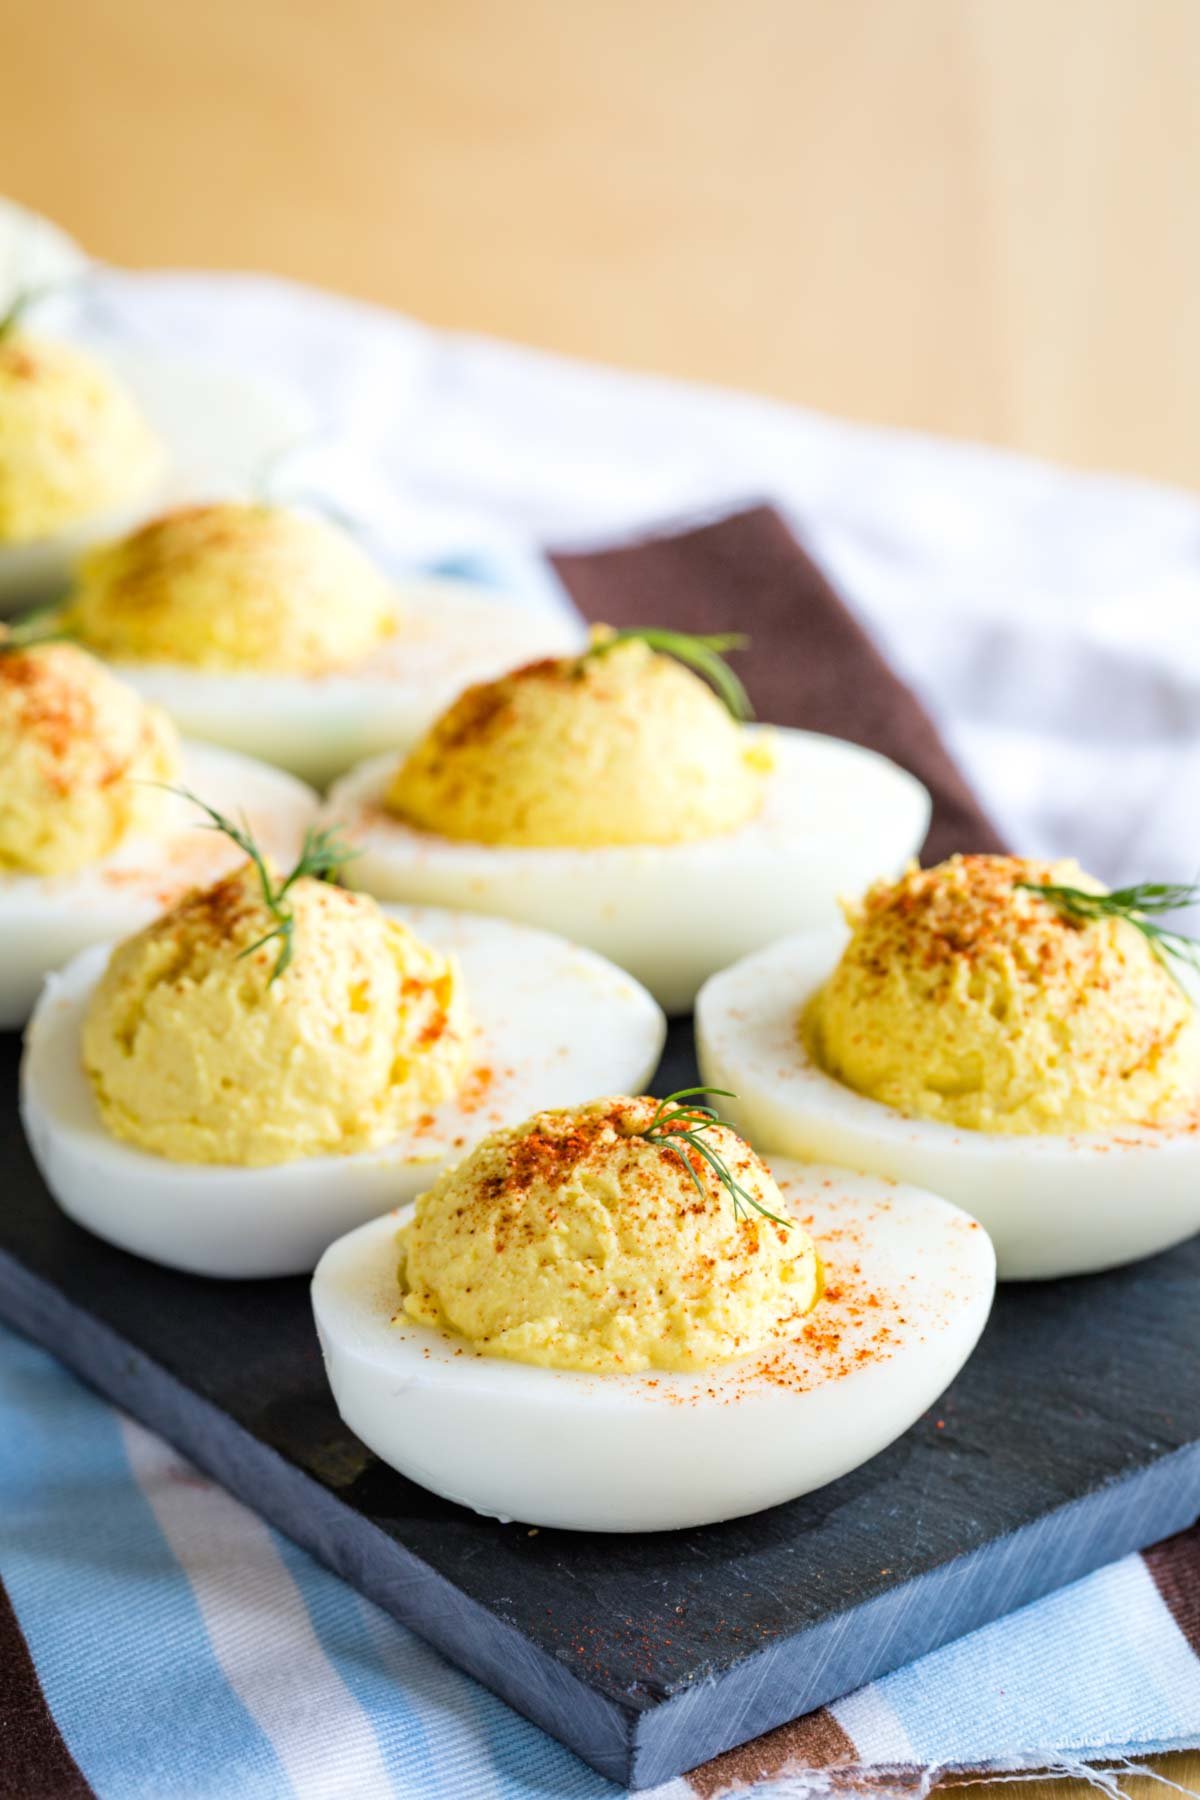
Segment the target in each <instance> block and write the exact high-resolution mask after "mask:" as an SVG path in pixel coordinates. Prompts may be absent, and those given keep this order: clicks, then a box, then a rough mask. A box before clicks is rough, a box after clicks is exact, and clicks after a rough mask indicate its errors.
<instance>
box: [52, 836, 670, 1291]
mask: <svg viewBox="0 0 1200 1800" xmlns="http://www.w3.org/2000/svg"><path fill="white" fill-rule="evenodd" d="M245 842H246V844H247V846H248V847H249V848H250V849H251V852H252V854H251V859H250V861H249V862H246V863H243V864H242V865H241V866H239V867H238V868H236V869H235V870H234V871H233V872H232V873H231V874H229V875H227V876H226V877H225V878H224V879H223V880H222V881H220V882H218V883H216V884H215V885H214V886H211V887H209V888H206V889H203V890H198V891H195V892H193V893H191V894H189V895H188V896H187V897H186V898H185V899H184V900H183V901H181V902H180V903H179V904H178V905H176V906H175V907H173V908H172V909H171V910H170V911H169V912H167V913H165V914H164V915H163V916H162V917H161V918H160V919H158V920H156V921H155V922H154V923H153V924H151V925H150V926H148V927H147V928H146V929H145V930H143V931H142V932H140V933H138V934H137V935H136V936H135V937H133V938H130V939H128V940H127V941H126V942H124V943H122V944H119V945H118V946H117V947H116V948H115V949H114V950H112V951H111V952H110V950H109V949H108V948H107V947H103V946H101V947H98V948H95V949H92V950H89V951H86V952H85V953H84V954H83V955H82V956H81V957H79V958H78V959H77V960H76V961H74V962H73V963H71V964H70V965H69V966H68V967H67V969H66V970H65V971H64V972H63V973H62V974H61V975H59V976H56V977H54V978H52V979H51V981H50V982H49V983H48V984H47V987H46V990H45V992H44V994H43V996H42V999H41V1000H40V1002H39V1004H38V1006H37V1009H36V1010H35V1012H34V1016H33V1019H32V1022H31V1024H30V1027H29V1031H28V1034H27V1038H26V1048H25V1056H24V1061H23V1065H22V1114H23V1118H24V1121H25V1126H26V1131H27V1133H28V1137H29V1141H30V1144H31V1146H32V1148H33V1151H34V1155H35V1157H36V1158H37V1161H38V1163H39V1165H40V1167H41V1170H42V1173H43V1175H44V1177H45V1180H46V1183H47V1186H48V1187H49V1188H50V1191H51V1193H52V1194H53V1195H54V1196H55V1198H56V1199H57V1200H58V1202H59V1204H60V1205H61V1206H62V1207H63V1209H64V1211H66V1212H67V1213H69V1214H70V1215H71V1217H72V1218H74V1219H76V1220H78V1221H79V1223H81V1224H83V1225H86V1226H88V1227H89V1228H90V1229H91V1230H93V1231H95V1232H96V1233H97V1234H98V1235H99V1236H101V1237H104V1238H107V1239H108V1240H109V1241H110V1242H112V1243H115V1244H118V1245H120V1246H121V1247H123V1248H124V1249H128V1250H133V1251H135V1252H137V1253H138V1254H140V1255H143V1256H148V1257H151V1258H153V1259H154V1260H155V1261H158V1262H162V1263H166V1264H168V1265H170V1266H171V1267H174V1268H179V1269H187V1270H190V1271H192V1272H194V1273H196V1274H201V1275H224V1276H264V1275H286V1274H297V1273H300V1272H302V1271H307V1270H310V1269H311V1268H312V1267H313V1265H314V1263H315V1262H316V1260H317V1257H318V1256H319V1255H320V1253H321V1251H322V1250H323V1249H324V1248H325V1247H326V1245H327V1244H329V1243H330V1242H331V1241H332V1240H333V1239H334V1238H335V1237H337V1236H338V1235H339V1233H341V1232H343V1231H345V1230H346V1229H347V1228H348V1227H350V1226H352V1225H357V1224H360V1223H361V1222H362V1221H363V1220H364V1219H369V1218H372V1217H374V1216H375V1215H376V1214H378V1213H380V1212H382V1211H383V1210H384V1209H385V1208H387V1207H389V1206H391V1205H394V1204H395V1203H396V1200H397V1198H400V1199H405V1198H411V1197H412V1196H414V1195H415V1194H416V1193H417V1192H418V1191H419V1190H420V1189H421V1188H423V1187H425V1186H426V1185H427V1184H428V1182H429V1181H430V1180H431V1179H432V1178H433V1177H434V1176H435V1175H436V1173H437V1171H438V1170H439V1169H440V1168H441V1167H442V1166H444V1165H445V1164H446V1163H447V1162H451V1161H453V1160H455V1159H456V1158H457V1157H458V1156H460V1155H461V1154H462V1153H463V1151H464V1150H465V1149H466V1148H467V1147H468V1146H469V1144H470V1143H472V1142H473V1141H474V1140H475V1139H476V1138H477V1137H478V1136H479V1135H480V1134H481V1133H482V1132H484V1131H486V1130H487V1129H489V1128H490V1127H492V1126H494V1125H497V1124H503V1123H507V1122H509V1121H511V1120H512V1119H514V1118H521V1117H523V1116H524V1115H525V1114H526V1113H527V1112H528V1111H529V1109H530V1106H531V1105H533V1104H535V1102H536V1101H538V1100H540V1099H543V1098H546V1097H549V1098H551V1099H553V1100H555V1101H557V1102H559V1103H563V1104H566V1103H570V1102H572V1101H578V1100H579V1098H580V1096H581V1095H583V1094H587V1093H592V1092H594V1091H595V1085H596V1083H597V1081H599V1080H603V1079H604V1078H607V1079H608V1080H610V1081H612V1080H615V1079H616V1078H617V1077H621V1078H623V1079H624V1080H626V1081H629V1080H632V1079H633V1078H634V1077H635V1076H636V1077H637V1079H638V1080H639V1081H642V1080H645V1078H646V1077H647V1076H648V1075H649V1073H650V1072H651V1070H652V1069H653V1068H654V1066H655V1064H656V1063H657V1060H658V1056H659V1053H660V1051H661V1048H662V1041H663V1032H664V1025H663V1019H662V1015H661V1013H660V1012H659V1010H658V1008H657V1007H656V1006H655V1004H654V1002H653V1001H652V1000H651V999H650V997H649V995H647V994H645V993H644V992H643V991H642V989H641V988H639V987H638V986H637V985H636V984H635V983H634V982H633V981H631V980H630V979H629V977H628V976H627V975H625V974H623V973H622V972H621V971H620V970H618V969H614V968H612V967H611V966H610V965H609V964H607V963H604V962H602V961H601V959H600V958H599V957H597V956H594V955H592V954H591V953H590V952H588V951H584V950H577V949H575V948H574V947H573V946H572V945H570V944H565V943H563V942H562V941H561V940H560V939H557V938H552V937H549V936H547V935H546V934H545V933H543V932H537V931H530V930H527V929H524V928H522V927H520V926H515V925H508V924H503V923H500V922H498V921H496V920H493V919H477V918H470V917H467V916H456V915H453V914H446V913H435V912H414V913H409V914H404V915H401V914H400V913H399V912H397V911H395V910H391V909H389V910H384V909H382V908H380V907H379V906H378V905H377V904H376V903H375V901H373V900H371V899H370V898H369V897H368V896H366V895H364V894H353V893H350V892H348V891H346V890H345V889H343V888H340V887H338V886H336V885H333V884H331V882H330V881H329V880H328V879H324V878H323V877H327V876H329V875H331V874H332V873H334V871H335V868H336V865H337V862H338V860H339V859H340V856H341V854H342V852H341V849H340V847H339V846H337V845H336V844H335V843H334V842H333V841H332V840H331V839H330V838H329V837H328V835H326V834H310V835H309V837H308V838H307V840H306V842H305V846H304V851H303V855H302V857H301V860H300V862H299V863H298V864H297V865H296V866H295V867H294V868H293V869H292V870H291V872H290V873H289V874H287V875H286V876H285V875H281V874H278V873H276V872H275V870H274V869H273V868H272V867H271V866H270V865H269V864H268V863H267V861H266V860H265V858H264V857H263V856H262V855H261V854H260V853H259V851H258V849H257V847H256V846H254V845H253V844H252V843H251V841H250V840H248V839H246V840H245Z"/></svg>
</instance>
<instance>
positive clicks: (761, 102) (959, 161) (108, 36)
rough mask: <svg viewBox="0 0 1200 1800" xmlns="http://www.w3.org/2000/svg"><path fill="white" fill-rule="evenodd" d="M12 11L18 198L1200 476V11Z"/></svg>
mask: <svg viewBox="0 0 1200 1800" xmlns="http://www.w3.org/2000/svg"><path fill="white" fill-rule="evenodd" d="M5 12H8V13H9V14H10V17H9V20H8V22H7V24H4V23H3V20H4V14H5ZM0 24H2V25H3V30H2V32H0V41H2V42H3V46H4V48H3V53H2V54H0V190H8V191H9V192H10V193H12V194H14V195H15V197H17V198H18V199H22V200H25V201H27V202H29V203H31V204H33V205H35V206H37V207H40V208H42V209H44V210H46V211H48V212H50V213H52V214H54V215H55V216H57V217H58V218H59V219H61V220H62V222H63V223H64V224H65V225H67V226H68V227H69V228H71V229H72V230H74V231H75V232H76V233H77V234H78V235H80V236H81V237H82V238H83V239H84V240H85V241H86V242H87V243H88V244H89V245H90V246H91V247H92V248H93V249H94V250H95V252H97V253H98V254H99V255H101V256H104V257H108V258H112V259H115V260H118V261H122V262H129V263H173V264H183V265H186V264H208V265H213V266H231V265H234V266H242V267H255V268H265V269H271V270H276V271H282V272H285V273H288V274H292V275H297V276H301V277H304V278H306V279H308V280H313V281H317V282H321V283H323V284H325V285H328V286H331V287H336V288H343V289H346V290H348V291H350V292H352V293H356V294H362V295H367V296H370V297H373V298H376V299H381V300H385V301H389V302H391V303H393V304H395V305H397V306H400V307H403V308H406V309H408V310H410V311H412V312H414V313H416V314H418V315H420V316H422V317H424V318H427V319H430V320H433V321H435V322H437V323H440V324H447V325H459V326H471V327H476V328H480V329H483V330H487V331H493V332H497V333H500V334H503V335H506V336H511V337H515V338H521V339H526V340H529V341H532V342H536V343H541V344H546V345H551V346H554V347H556V348H559V349H562V350H567V351H574V352H578V353H582V354H584V355H589V356H593V357H599V358H604V359H609V360H612V361H617V362H622V363H626V364H631V365H635V366H639V367H645V368H654V369H662V370H669V371H672V372H675V373H678V374H682V375H691V376H703V377H707V378H710V379H713V380H717V381H721V382H729V383H734V384H738V385H741V386H746V387H753V388H758V389H761V390H763V391H765V392H768V393H771V394H777V395H782V396H785V397H787V398H789V399H793V400H799V401H803V402H806V403H808V404H811V405H813V406H818V407H823V408H828V409H831V410H833V411H837V412H841V413H846V414H852V415H854V416H856V417H860V418H864V419H879V420H885V421H890V422H894V423H900V424H909V425H917V426H923V427H928V428H930V429H933V430H937V431H943V432H949V433H954V434H956V435H962V436H970V437H980V438H986V439H990V440H992V441H993V442H996V443H1002V444H1010V445H1015V446H1019V447H1020V448H1023V449H1028V450H1033V451H1037V452H1041V453H1043V454H1046V455H1049V456H1053V457H1058V458H1062V459H1066V460H1069V461H1073V462H1076V463H1083V464H1089V465H1092V466H1104V467H1111V468H1116V469H1125V470H1133V471H1137V472H1140V473H1144V474H1147V475H1154V476H1161V477H1165V478H1168V479H1171V480H1176V481H1182V482H1185V483H1190V484H1196V485H1200V427H1198V421H1200V327H1198V325H1197V306H1196V301H1197V292H1198V281H1200V229H1198V226H1197V202H1196V188H1197V175H1198V173H1200V105H1198V104H1197V103H1196V94H1197V85H1198V77H1200V4H1197V0H503V3H501V0H255V4H252V5H249V4H246V0H204V3H203V4H201V5H189V6H187V7H186V8H185V7H184V6H183V5H182V4H181V0H37V4H36V5H33V6H31V5H29V4H28V0H0Z"/></svg>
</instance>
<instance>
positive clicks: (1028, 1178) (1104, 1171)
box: [696, 932, 1200, 1281]
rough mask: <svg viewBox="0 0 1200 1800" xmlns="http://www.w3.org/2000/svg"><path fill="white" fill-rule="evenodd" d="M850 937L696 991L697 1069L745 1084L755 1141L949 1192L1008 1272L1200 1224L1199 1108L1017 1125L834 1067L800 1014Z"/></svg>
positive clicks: (1105, 1255)
mask: <svg viewBox="0 0 1200 1800" xmlns="http://www.w3.org/2000/svg"><path fill="white" fill-rule="evenodd" d="M843 941H844V939H842V938H839V937H837V936H835V935H834V934H832V933H828V932H811V933H805V934H803V935H801V936H798V937H792V938H788V939H786V940H784V941H783V942H782V943H778V944H773V945H772V946H771V947H770V948H769V949H767V950H763V951H760V952H759V953H758V954H757V955H755V956H750V957H747V958H746V959H745V960H744V961H743V962H740V963H738V964H737V965H736V966H735V967H734V968H731V969H726V970H725V971H724V972H723V973H722V974H720V975H717V976H714V977H713V979H712V980H711V981H710V982H709V983H708V984H707V985H706V986H705V987H704V988H703V990H702V991H701V994H700V998H699V1000H698V1001H697V1004H696V1043H697V1050H698V1054H699V1058H700V1070H701V1074H702V1077H703V1079H704V1080H705V1081H709V1082H712V1083H713V1085H714V1086H716V1087H723V1088H729V1089H731V1090H732V1091H733V1092H734V1093H735V1094H736V1095H737V1098H736V1099H734V1100H728V1101H725V1102H724V1103H723V1104H724V1106H725V1108H726V1109H727V1112H728V1116H729V1117H730V1118H731V1119H732V1120H733V1122H734V1124H736V1125H737V1126H738V1128H739V1130H741V1131H742V1132H743V1133H744V1134H745V1135H746V1136H747V1137H748V1138H750V1139H751V1141H752V1142H753V1143H754V1144H755V1146H756V1147H757V1148H758V1149H759V1150H763V1151H766V1150H777V1151H778V1152H779V1153H780V1154H781V1155H784V1156H804V1157H819V1158H820V1159H821V1160H822V1161H823V1162H829V1163H838V1164H841V1165H842V1166H843V1167H846V1168H851V1169H867V1170H871V1171H873V1172H874V1173H876V1174H879V1175H890V1176H892V1177H893V1178H894V1179H895V1180H897V1181H911V1182H915V1183H917V1184H919V1185H920V1186H922V1187H927V1188H930V1189H932V1190H933V1192H935V1193H938V1194H944V1195H945V1196H946V1197H947V1199H950V1200H955V1201H957V1202H958V1204H959V1205H960V1206H965V1207H967V1208H969V1210H970V1211H971V1212H972V1213H973V1214H974V1215H975V1217H976V1218H977V1219H979V1220H980V1221H981V1222H982V1224H983V1225H984V1226H985V1227H986V1228H987V1231H988V1233H989V1234H990V1236H991V1238H992V1241H993V1243H994V1244H995V1246H996V1258H997V1263H998V1266H999V1272H1000V1278H1001V1280H1008V1281H1018V1280H1043V1279H1049V1278H1050V1277H1053V1276H1058V1275H1080V1274H1085V1273H1088V1272H1090V1271H1092V1270H1097V1269H1111V1268H1115V1267H1116V1266H1117V1265H1118V1264H1120V1263H1126V1262H1132V1261H1134V1260H1136V1259H1137V1258H1138V1257H1141V1256H1150V1255H1152V1254H1153V1253H1154V1252H1155V1251H1157V1250H1165V1249H1166V1248H1167V1247H1168V1245H1170V1244H1176V1243H1179V1242H1181V1241H1182V1240H1183V1239H1184V1238H1187V1237H1190V1236H1191V1235H1192V1233H1193V1232H1194V1231H1196V1230H1198V1229H1200V1117H1198V1122H1196V1123H1193V1124H1191V1125H1190V1126H1186V1125H1182V1126H1179V1127H1175V1128H1158V1129H1156V1128H1153V1127H1144V1126H1128V1125H1127V1126H1122V1127H1121V1128H1120V1129H1118V1130H1114V1131H1108V1132H1098V1133H1094V1134H1087V1135H1064V1136H1057V1135H1051V1134H1039V1135H1029V1136H1025V1135H1022V1136H1009V1135H1003V1134H1000V1133H990V1132H980V1131H965V1130H960V1129H958V1128H957V1127H955V1126H952V1125H944V1124H941V1123H938V1122H936V1121H933V1120H929V1119H917V1118H909V1117H907V1116H906V1115H905V1114H903V1113H899V1112H897V1111H896V1110H895V1109H894V1108H892V1107H890V1106H884V1105H882V1104H881V1103H880V1102H879V1101H878V1100H870V1099H868V1098H867V1097H866V1096H865V1095H863V1094H858V1093H856V1092H855V1091H854V1090H853V1089H852V1088H849V1087H846V1086H845V1085H844V1084H843V1083H842V1082H840V1081H835V1080H834V1078H833V1077H832V1076H831V1075H827V1074H826V1073H825V1071H824V1070H823V1069H822V1068H820V1067H819V1066H818V1065H817V1064H816V1063H815V1062H814V1061H813V1058H812V1056H811V1055H810V1054H809V1051H808V1049H807V1047H806V1046H805V1044H804V1043H803V1042H802V1041H801V1038H800V1036H799V1033H798V1030H797V1019H798V1017H799V1014H800V1011H801V1009H802V1008H803V1007H804V1005H805V1004H806V1003H807V1001H808V1000H809V998H810V997H811V995H813V994H814V993H815V992H816V991H817V989H818V988H819V987H820V986H821V985H822V984H823V983H824V982H825V981H826V980H827V979H828V977H829V975H830V974H831V973H832V971H833V968H834V965H835V963H836V961H837V958H838V955H839V953H840V950H841V946H842V942H843ZM1198 1098H1200V1097H1198Z"/></svg>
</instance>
